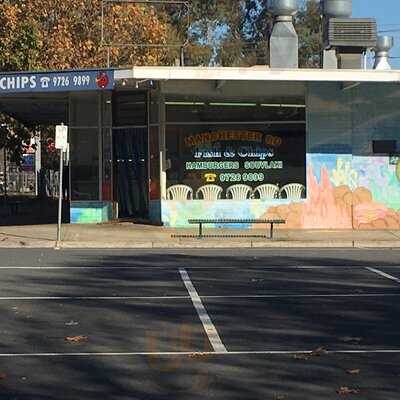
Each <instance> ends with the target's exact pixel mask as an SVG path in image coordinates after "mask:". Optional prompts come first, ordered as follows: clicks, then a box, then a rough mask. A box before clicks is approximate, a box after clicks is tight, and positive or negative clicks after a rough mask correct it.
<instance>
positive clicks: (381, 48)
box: [374, 36, 394, 71]
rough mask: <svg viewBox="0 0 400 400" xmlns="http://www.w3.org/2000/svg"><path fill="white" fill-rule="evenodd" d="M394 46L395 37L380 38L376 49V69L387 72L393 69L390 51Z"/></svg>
mask: <svg viewBox="0 0 400 400" xmlns="http://www.w3.org/2000/svg"><path fill="white" fill-rule="evenodd" d="M393 45H394V39H393V36H379V37H378V41H377V43H376V47H375V49H374V50H375V64H374V69H377V70H381V71H382V70H383V71H385V70H386V71H387V70H390V69H392V67H391V66H390V64H389V51H390V49H391V48H392V47H393Z"/></svg>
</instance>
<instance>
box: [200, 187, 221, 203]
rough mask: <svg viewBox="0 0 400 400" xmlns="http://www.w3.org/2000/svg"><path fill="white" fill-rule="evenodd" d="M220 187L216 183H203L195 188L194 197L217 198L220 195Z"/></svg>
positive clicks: (202, 198) (209, 199) (210, 199)
mask: <svg viewBox="0 0 400 400" xmlns="http://www.w3.org/2000/svg"><path fill="white" fill-rule="evenodd" d="M222 191H223V189H222V187H220V186H218V185H204V186H201V187H199V188H198V189H197V191H196V199H199V200H208V201H213V200H219V199H220V198H221V195H222Z"/></svg>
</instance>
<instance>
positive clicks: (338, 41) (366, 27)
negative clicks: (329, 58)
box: [325, 18, 377, 49]
mask: <svg viewBox="0 0 400 400" xmlns="http://www.w3.org/2000/svg"><path fill="white" fill-rule="evenodd" d="M376 40H377V27H376V21H375V20H374V19H355V18H330V19H329V21H328V26H327V29H326V31H325V44H326V46H327V47H358V48H361V49H367V48H374V47H375V46H376Z"/></svg>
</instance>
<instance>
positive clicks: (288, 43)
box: [268, 0, 299, 68]
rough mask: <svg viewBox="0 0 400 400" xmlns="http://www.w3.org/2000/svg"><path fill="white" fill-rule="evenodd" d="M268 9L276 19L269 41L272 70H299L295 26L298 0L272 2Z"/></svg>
mask: <svg viewBox="0 0 400 400" xmlns="http://www.w3.org/2000/svg"><path fill="white" fill-rule="evenodd" d="M268 9H269V11H270V12H271V13H272V14H273V15H274V17H275V20H274V27H273V30H272V34H271V37H270V40H269V48H270V66H271V68H298V67H299V39H298V37H297V33H296V31H295V29H294V26H293V16H294V15H295V14H296V13H297V0H270V1H269V5H268Z"/></svg>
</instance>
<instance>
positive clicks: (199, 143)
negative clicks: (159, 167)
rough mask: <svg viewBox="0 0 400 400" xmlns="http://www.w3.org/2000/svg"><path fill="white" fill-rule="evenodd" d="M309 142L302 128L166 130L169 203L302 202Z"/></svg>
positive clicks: (229, 125)
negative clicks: (206, 201)
mask: <svg viewBox="0 0 400 400" xmlns="http://www.w3.org/2000/svg"><path fill="white" fill-rule="evenodd" d="M305 137H306V134H305V124H304V123H291V124H279V125H270V126H268V125H264V124H262V125H261V124H260V125H258V124H254V125H251V126H249V125H248V124H243V125H242V124H232V123H227V124H226V125H213V124H209V125H203V124H200V125H195V126H193V125H185V124H183V125H168V126H167V158H168V160H169V164H170V165H169V166H170V168H169V169H168V172H167V190H168V192H167V193H168V195H169V196H168V198H169V199H174V196H175V197H176V196H178V195H179V196H178V197H179V200H182V199H184V200H186V199H187V200H190V199H199V200H201V199H207V200H218V199H232V200H244V199H257V198H261V199H270V200H273V199H277V198H287V199H290V200H298V199H301V198H304V197H305V195H306V193H305V184H306V140H305ZM179 185H183V187H182V186H181V187H180V186H179ZM211 185H212V186H211ZM176 188H178V189H180V190H175V189H176ZM211 189H212V190H211ZM176 199H178V198H176Z"/></svg>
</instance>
